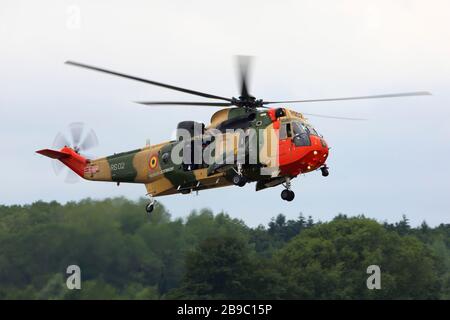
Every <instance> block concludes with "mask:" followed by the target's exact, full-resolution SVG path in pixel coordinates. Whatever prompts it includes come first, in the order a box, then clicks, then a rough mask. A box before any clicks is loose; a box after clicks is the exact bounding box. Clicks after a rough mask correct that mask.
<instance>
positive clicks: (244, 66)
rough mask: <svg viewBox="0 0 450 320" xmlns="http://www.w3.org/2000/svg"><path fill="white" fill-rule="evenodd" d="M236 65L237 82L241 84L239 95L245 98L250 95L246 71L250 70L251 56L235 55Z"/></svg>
mask: <svg viewBox="0 0 450 320" xmlns="http://www.w3.org/2000/svg"><path fill="white" fill-rule="evenodd" d="M236 60H237V65H238V70H239V71H238V72H239V82H240V85H241V97H242V98H246V97H249V96H250V93H249V91H248V73H249V70H250V66H251V62H252V57H251V56H237V57H236Z"/></svg>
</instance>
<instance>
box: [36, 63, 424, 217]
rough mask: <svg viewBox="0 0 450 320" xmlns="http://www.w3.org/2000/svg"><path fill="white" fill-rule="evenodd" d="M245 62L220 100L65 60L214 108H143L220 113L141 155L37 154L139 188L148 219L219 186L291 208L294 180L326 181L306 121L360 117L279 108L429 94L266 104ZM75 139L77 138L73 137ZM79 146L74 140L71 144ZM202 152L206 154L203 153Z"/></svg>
mask: <svg viewBox="0 0 450 320" xmlns="http://www.w3.org/2000/svg"><path fill="white" fill-rule="evenodd" d="M250 60H251V59H250V57H247V56H239V57H238V70H239V74H238V75H239V86H240V95H239V96H238V97H231V98H228V97H223V96H218V95H214V94H210V93H205V92H201V91H195V90H191V89H186V88H183V87H178V86H174V85H170V84H165V83H161V82H156V81H152V80H148V79H145V78H140V77H136V76H132V75H128V74H124V73H119V72H116V71H112V70H108V69H104V68H99V67H96V66H92V65H87V64H84V63H79V62H74V61H66V62H65V63H66V64H67V65H71V66H75V67H80V68H84V69H89V70H93V71H98V72H102V73H106V74H110V75H114V76H118V77H122V78H126V79H131V80H135V81H139V82H143V83H146V84H150V85H154V86H159V87H163V88H166V89H170V90H175V91H179V92H183V93H186V94H190V95H195V96H199V97H202V98H207V99H211V100H214V101H197V102H191V101H138V102H137V103H139V104H142V105H145V106H174V105H177V106H187V107H190V106H206V107H219V108H220V110H218V111H217V112H215V113H214V114H213V115H212V116H211V120H210V123H209V124H208V125H205V124H204V123H200V122H196V121H182V122H180V123H178V125H177V131H176V132H177V133H176V139H175V140H173V139H172V140H169V141H166V142H162V143H159V144H155V145H146V146H144V147H143V148H140V149H136V150H131V151H126V152H121V153H115V154H113V155H109V156H106V157H101V158H97V159H89V158H88V157H86V156H84V155H83V154H82V149H83V148H82V147H83V145H80V144H79V143H74V144H73V145H69V143H64V145H63V146H62V147H61V148H58V149H57V150H53V149H42V150H38V151H36V152H37V153H39V154H41V155H44V156H47V157H49V158H52V159H55V160H58V161H60V162H61V163H62V164H64V165H65V166H67V167H68V168H69V169H71V170H72V171H73V172H75V173H76V174H77V175H78V176H80V177H81V178H84V179H86V180H91V181H107V182H115V183H117V185H119V184H120V183H141V184H144V185H145V188H146V190H147V196H148V197H149V202H148V203H147V204H146V207H145V209H146V211H147V213H149V214H151V212H152V211H153V210H154V206H155V203H156V201H155V198H156V197H159V196H165V195H173V194H189V193H192V192H199V191H201V190H206V189H212V188H220V187H225V186H233V185H234V186H239V187H243V186H245V185H246V184H248V183H253V182H255V183H256V191H260V190H263V189H266V188H272V187H275V186H278V185H283V187H284V188H283V190H282V192H281V198H282V199H283V200H285V201H292V200H294V198H295V193H294V191H292V188H291V181H292V179H294V178H296V177H298V176H299V175H300V174H306V173H309V172H313V171H320V172H321V174H322V176H324V177H327V176H328V175H329V167H328V166H327V164H326V161H327V159H328V157H329V153H330V147H329V146H328V144H327V142H326V141H325V139H324V137H323V136H322V135H321V134H319V133H318V131H317V130H316V129H315V128H314V127H313V126H312V125H311V123H310V122H309V121H308V119H307V118H306V117H305V116H316V117H325V118H334V119H343V120H365V119H360V118H346V117H335V116H328V115H320V114H306V113H300V112H297V111H295V110H292V109H290V108H287V107H285V106H281V107H277V108H275V107H270V105H287V104H290V103H309V102H325V101H346V100H363V99H380V98H395V97H408V96H424V95H431V94H430V93H429V92H426V91H416V92H404V93H392V94H381V95H370V96H356V97H343V98H326V99H308V100H284V101H266V100H263V99H258V98H256V97H255V96H253V95H251V94H250V91H249V81H248V73H249V71H248V70H249V65H250ZM78 135H79V134H78ZM76 140H78V139H76ZM206 151H208V152H206Z"/></svg>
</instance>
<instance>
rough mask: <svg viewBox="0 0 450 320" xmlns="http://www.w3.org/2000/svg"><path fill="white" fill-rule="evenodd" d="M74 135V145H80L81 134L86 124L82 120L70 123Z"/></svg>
mask: <svg viewBox="0 0 450 320" xmlns="http://www.w3.org/2000/svg"><path fill="white" fill-rule="evenodd" d="M69 127H70V133H71V135H72V141H73V145H72V147H79V143H80V140H81V135H82V134H83V129H84V124H83V123H82V122H74V123H71V124H70V125H69Z"/></svg>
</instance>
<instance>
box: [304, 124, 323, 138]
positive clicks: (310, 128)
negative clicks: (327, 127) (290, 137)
mask: <svg viewBox="0 0 450 320" xmlns="http://www.w3.org/2000/svg"><path fill="white" fill-rule="evenodd" d="M306 127H307V128H308V131H309V134H312V135H313V136H320V135H319V133H318V132H317V131H316V129H314V128H313V127H312V126H311V125H310V124H307V125H306Z"/></svg>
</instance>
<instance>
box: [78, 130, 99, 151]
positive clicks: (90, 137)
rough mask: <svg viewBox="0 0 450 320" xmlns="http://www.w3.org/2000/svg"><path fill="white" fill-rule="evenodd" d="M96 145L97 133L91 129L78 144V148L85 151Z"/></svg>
mask: <svg viewBox="0 0 450 320" xmlns="http://www.w3.org/2000/svg"><path fill="white" fill-rule="evenodd" d="M96 146H98V139H97V135H96V134H95V132H94V130H93V129H91V130H90V131H89V132H88V134H87V135H86V137H85V138H84V140H83V142H82V143H81V144H80V150H82V151H85V150H89V149H91V148H94V147H96Z"/></svg>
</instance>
